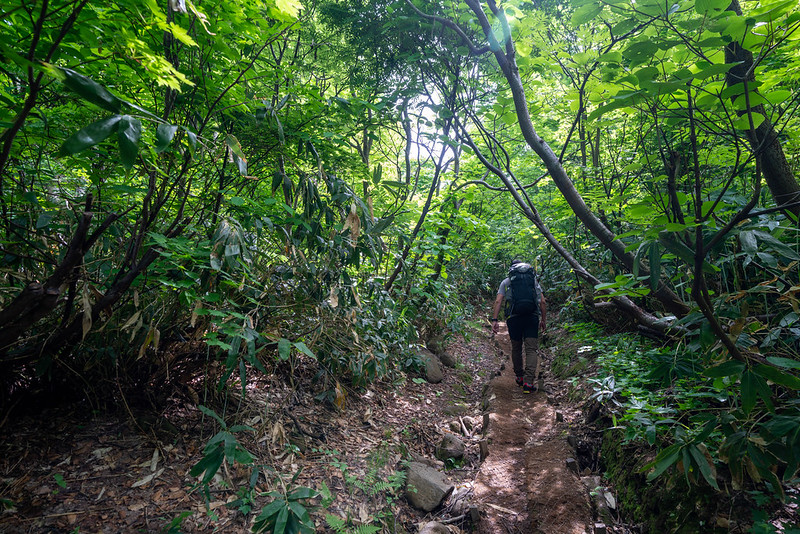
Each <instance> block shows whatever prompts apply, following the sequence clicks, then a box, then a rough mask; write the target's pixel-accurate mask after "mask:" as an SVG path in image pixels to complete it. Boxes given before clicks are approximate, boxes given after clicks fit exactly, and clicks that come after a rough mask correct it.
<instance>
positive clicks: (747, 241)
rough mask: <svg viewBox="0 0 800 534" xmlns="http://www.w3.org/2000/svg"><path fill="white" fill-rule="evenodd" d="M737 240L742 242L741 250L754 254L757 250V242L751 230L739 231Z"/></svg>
mask: <svg viewBox="0 0 800 534" xmlns="http://www.w3.org/2000/svg"><path fill="white" fill-rule="evenodd" d="M739 242H740V243H741V244H742V250H744V251H745V253H747V254H748V255H750V256H755V255H756V253H757V252H758V242H757V241H756V234H755V233H754V232H753V231H751V230H743V231H741V232H739Z"/></svg>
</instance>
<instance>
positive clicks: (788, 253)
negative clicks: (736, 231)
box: [753, 230, 800, 260]
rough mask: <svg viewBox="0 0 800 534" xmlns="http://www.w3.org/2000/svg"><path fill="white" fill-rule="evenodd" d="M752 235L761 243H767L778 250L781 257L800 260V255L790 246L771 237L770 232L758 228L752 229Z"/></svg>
mask: <svg viewBox="0 0 800 534" xmlns="http://www.w3.org/2000/svg"><path fill="white" fill-rule="evenodd" d="M753 235H755V236H756V237H757V238H758V240H759V241H761V242H762V243H768V244H769V245H770V246H771V247H772V249H773V250H774V251H777V252H780V253H781V255H782V256H783V257H785V258H788V259H790V260H800V255H798V254H797V252H795V250H794V249H793V248H792V247H790V246H788V245H787V244H786V243H783V242H782V241H781V240H779V239H777V238H775V237H773V236H772V234H768V233H767V232H762V231H760V230H753Z"/></svg>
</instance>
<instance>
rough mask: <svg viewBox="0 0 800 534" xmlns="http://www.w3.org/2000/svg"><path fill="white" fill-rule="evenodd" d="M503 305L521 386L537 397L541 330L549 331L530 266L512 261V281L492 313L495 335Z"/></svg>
mask: <svg viewBox="0 0 800 534" xmlns="http://www.w3.org/2000/svg"><path fill="white" fill-rule="evenodd" d="M503 303H505V317H506V326H507V327H508V336H509V337H510V338H511V361H512V363H513V364H514V375H516V380H517V385H518V386H522V392H523V393H533V392H534V391H536V386H535V385H534V384H536V368H537V366H538V364H539V355H538V350H539V330H540V329H541V331H542V332H544V331H545V330H546V329H547V303H546V302H545V299H544V294H543V293H542V287H541V286H540V285H539V281H538V280H537V279H536V273H535V272H534V270H533V267H532V266H531V265H530V264H528V263H524V262H522V261H520V260H514V261H512V262H511V268H510V269H509V270H508V277H507V278H505V279H504V280H503V281H502V282H501V283H500V289H499V290H498V291H497V298H496V299H495V301H494V308H493V309H492V332H493V333H495V334H496V333H497V330H498V324H497V321H498V319H499V317H500V308H501V306H503ZM523 349H524V353H525V358H524V360H523ZM523 361H524V366H523Z"/></svg>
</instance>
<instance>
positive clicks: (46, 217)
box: [36, 211, 56, 230]
mask: <svg viewBox="0 0 800 534" xmlns="http://www.w3.org/2000/svg"><path fill="white" fill-rule="evenodd" d="M55 215H56V212H55V211H43V212H42V213H40V214H39V217H37V219H36V229H37V230H39V229H40V228H45V227H47V226H49V225H50V222H51V221H52V220H53V217H54V216H55Z"/></svg>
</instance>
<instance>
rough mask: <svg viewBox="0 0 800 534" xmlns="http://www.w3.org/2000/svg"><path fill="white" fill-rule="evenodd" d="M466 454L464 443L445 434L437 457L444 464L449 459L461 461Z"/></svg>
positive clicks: (437, 450) (437, 451)
mask: <svg viewBox="0 0 800 534" xmlns="http://www.w3.org/2000/svg"><path fill="white" fill-rule="evenodd" d="M465 452H466V447H465V446H464V442H463V441H461V440H460V439H458V438H457V437H455V436H454V435H452V434H445V435H444V437H443V438H442V441H441V443H440V444H439V447H438V448H437V449H436V457H437V458H438V459H440V460H442V461H443V462H446V461H447V460H449V459H451V458H452V459H453V460H461V459H462V458H463V457H464V453H465Z"/></svg>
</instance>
